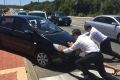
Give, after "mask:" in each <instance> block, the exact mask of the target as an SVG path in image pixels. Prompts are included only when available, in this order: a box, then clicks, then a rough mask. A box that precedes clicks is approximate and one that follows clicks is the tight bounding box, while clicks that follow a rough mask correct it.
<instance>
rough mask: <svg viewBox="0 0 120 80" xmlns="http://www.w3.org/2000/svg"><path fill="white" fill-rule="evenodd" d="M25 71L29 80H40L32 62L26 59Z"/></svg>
mask: <svg viewBox="0 0 120 80" xmlns="http://www.w3.org/2000/svg"><path fill="white" fill-rule="evenodd" d="M24 62H25V69H26V72H27V76H28V80H38V77H37V74H36V72H35V70H34V68H33V65H32V63H31V62H30V61H28V60H27V59H25V58H24Z"/></svg>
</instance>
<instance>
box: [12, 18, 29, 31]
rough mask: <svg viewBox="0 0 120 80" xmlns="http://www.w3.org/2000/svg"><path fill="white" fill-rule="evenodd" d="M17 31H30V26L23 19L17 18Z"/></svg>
mask: <svg viewBox="0 0 120 80" xmlns="http://www.w3.org/2000/svg"><path fill="white" fill-rule="evenodd" d="M14 26H15V30H16V31H19V32H23V33H24V32H25V31H26V30H30V27H29V24H28V22H27V20H25V19H23V18H15V25H14Z"/></svg>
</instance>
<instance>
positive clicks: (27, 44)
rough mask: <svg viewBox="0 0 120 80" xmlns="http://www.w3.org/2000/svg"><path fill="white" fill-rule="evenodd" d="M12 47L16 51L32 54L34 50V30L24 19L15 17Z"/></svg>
mask: <svg viewBox="0 0 120 80" xmlns="http://www.w3.org/2000/svg"><path fill="white" fill-rule="evenodd" d="M13 32H14V33H13V34H12V35H13V38H14V39H13V40H14V48H15V49H16V50H17V51H20V52H25V53H29V54H32V53H34V51H35V47H36V43H35V42H34V32H33V31H32V29H31V28H30V25H29V23H28V22H27V20H26V19H24V18H20V17H15V23H14V31H13Z"/></svg>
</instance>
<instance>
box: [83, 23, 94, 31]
mask: <svg viewBox="0 0 120 80" xmlns="http://www.w3.org/2000/svg"><path fill="white" fill-rule="evenodd" d="M91 28H92V26H91V25H90V24H85V25H84V29H85V30H87V29H91Z"/></svg>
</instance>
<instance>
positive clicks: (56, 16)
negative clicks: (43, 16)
mask: <svg viewBox="0 0 120 80" xmlns="http://www.w3.org/2000/svg"><path fill="white" fill-rule="evenodd" d="M48 19H49V20H50V21H52V22H53V23H54V24H56V25H67V26H70V24H71V22H72V20H71V18H70V17H68V16H66V15H65V14H64V13H63V12H55V13H52V15H51V17H50V18H49V17H48Z"/></svg>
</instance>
